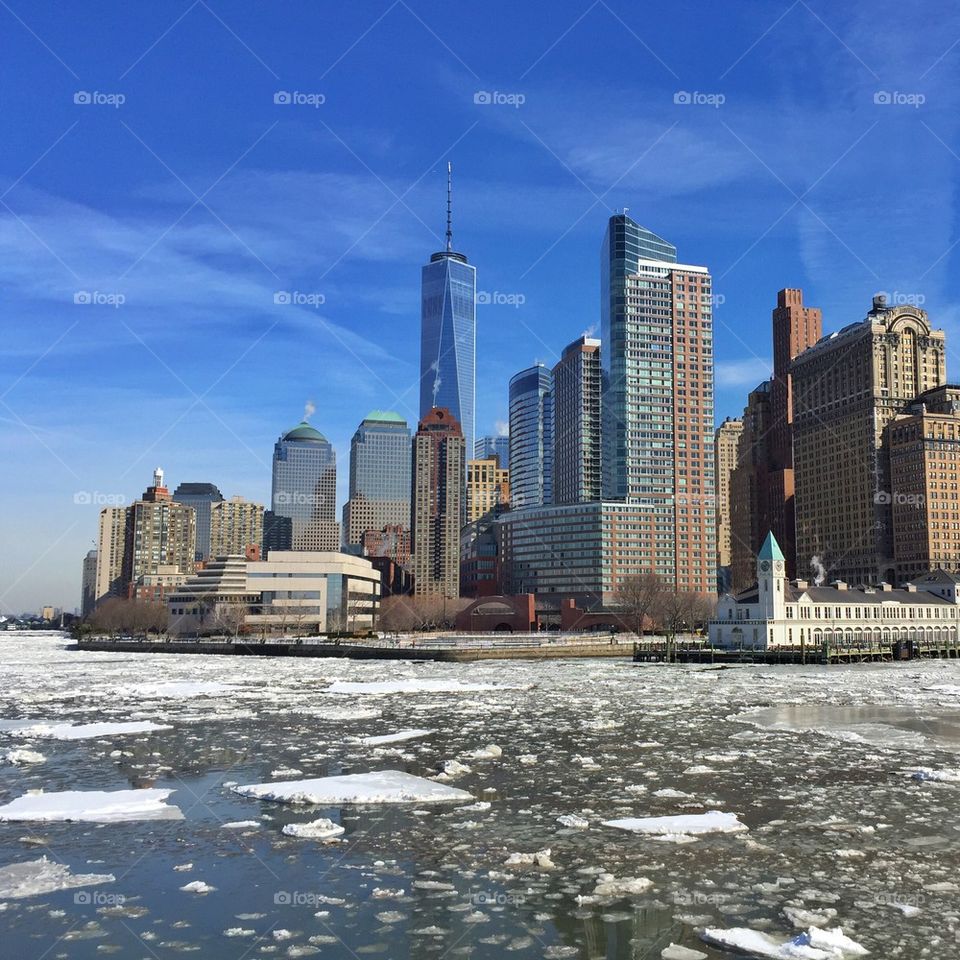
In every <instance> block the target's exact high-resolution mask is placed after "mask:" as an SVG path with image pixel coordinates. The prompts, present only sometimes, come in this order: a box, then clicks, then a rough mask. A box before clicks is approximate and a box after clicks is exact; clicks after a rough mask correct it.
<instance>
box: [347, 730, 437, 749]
mask: <svg viewBox="0 0 960 960" xmlns="http://www.w3.org/2000/svg"><path fill="white" fill-rule="evenodd" d="M431 733H433V730H398V731H397V732H396V733H385V734H383V735H382V736H379V737H361V738H360V742H361V743H362V744H363V745H364V746H366V747H378V746H381V745H382V744H387V743H402V742H403V741H404V740H418V739H419V738H420V737H429V736H430V734H431Z"/></svg>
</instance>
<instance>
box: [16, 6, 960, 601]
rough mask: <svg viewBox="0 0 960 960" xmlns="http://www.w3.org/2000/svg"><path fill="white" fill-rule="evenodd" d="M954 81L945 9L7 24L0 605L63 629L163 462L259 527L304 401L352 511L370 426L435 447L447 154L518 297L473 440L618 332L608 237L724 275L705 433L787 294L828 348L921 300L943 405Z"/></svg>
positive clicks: (470, 220)
mask: <svg viewBox="0 0 960 960" xmlns="http://www.w3.org/2000/svg"><path fill="white" fill-rule="evenodd" d="M958 71H960V10H958V9H957V8H956V7H955V6H954V5H951V4H947V3H919V4H914V5H907V4H902V3H894V2H889V0H880V2H851V3H844V4H834V3H827V2H825V0H809V2H804V0H797V2H794V3H790V2H783V3H775V2H770V0H766V2H757V3H749V2H739V3H724V4H707V3H703V2H700V3H684V2H680V3H672V4H668V5H659V6H654V7H650V6H645V7H643V8H640V7H638V6H637V5H634V4H626V3H623V2H622V0H620V2H614V0H609V2H607V0H598V2H594V3H592V4H591V3H590V2H568V0H556V2H554V3H552V4H550V5H549V6H547V7H544V6H542V5H540V6H537V5H529V7H524V6H523V5H517V4H514V3H506V2H494V3H487V4H483V5H480V4H467V3H461V4H457V5H451V4H449V3H439V2H432V0H431V2H427V0H409V2H408V0H396V2H391V0H384V2H382V3H373V2H371V3H362V4H354V5H344V4H332V3H306V2H291V3H275V4H263V3H253V2H250V3H246V2H232V3H229V4H227V3H224V2H223V0H197V2H191V0H183V2H178V3H167V2H158V3H155V4H121V3H118V2H104V3H96V4H92V5H89V6H88V7H86V8H84V9H83V10H80V9H79V8H78V7H77V6H76V5H73V4H64V3H43V2H41V3H33V4H27V3H24V2H23V0H10V2H9V3H7V2H6V0H4V3H2V4H0V133H2V143H3V149H2V150H0V316H2V317H3V321H2V329H3V337H2V339H0V445H2V448H0V449H2V459H0V463H2V469H0V511H2V512H0V529H2V531H3V549H2V550H0V604H2V607H0V609H3V610H4V612H9V611H11V610H13V611H19V610H24V609H32V608H35V607H37V606H38V605H40V604H42V603H53V604H56V605H62V606H65V607H66V608H67V609H72V608H73V607H74V606H76V605H77V604H78V603H79V584H80V563H81V559H82V556H83V554H84V553H85V551H86V550H87V549H89V547H90V546H91V545H92V542H93V539H94V538H95V536H96V530H97V516H98V507H97V500H98V499H99V500H103V499H104V498H106V497H117V498H125V499H126V500H127V501H129V500H131V499H133V498H135V497H136V496H137V495H138V494H139V493H140V492H142V490H143V489H144V488H145V487H146V486H147V483H148V481H149V478H150V474H151V472H152V469H153V468H154V467H155V466H156V465H158V464H160V465H162V466H163V467H164V468H165V470H166V473H167V477H168V479H169V481H170V483H171V485H173V484H176V483H178V482H180V481H183V480H195V481H212V482H215V483H216V484H218V485H219V487H220V488H221V490H222V491H223V493H224V494H225V495H227V496H229V495H231V494H234V493H237V494H242V495H244V496H247V497H251V498H255V499H258V500H260V501H266V499H267V498H268V495H269V485H270V456H271V451H272V444H273V442H274V441H275V439H276V437H277V435H278V434H279V433H280V432H281V431H283V430H285V429H287V428H289V427H290V426H291V425H292V424H294V423H296V422H297V421H298V420H299V419H300V417H301V415H302V412H303V409H304V405H305V403H306V402H307V401H312V402H313V403H314V404H315V405H316V412H315V414H314V415H313V417H312V422H313V423H314V424H315V425H316V426H317V427H318V428H319V429H320V430H322V431H323V432H324V433H325V434H326V435H327V436H328V437H329V438H330V439H331V440H332V442H333V443H334V444H335V446H336V448H337V452H338V456H339V461H340V475H341V484H340V496H341V499H342V498H343V497H344V496H345V494H346V484H345V473H346V466H347V457H348V452H349V440H350V436H351V435H352V433H353V430H354V429H355V427H356V425H357V423H358V422H359V420H360V419H361V418H362V417H363V416H364V415H365V414H366V413H367V412H368V411H369V410H370V409H372V408H375V407H381V408H393V409H396V410H398V411H399V412H401V413H403V414H405V415H406V416H407V417H408V418H409V419H410V420H415V416H416V409H415V406H416V395H417V393H416V382H417V362H418V356H417V354H418V347H419V276H420V266H421V263H422V262H423V261H424V260H425V259H426V258H427V257H428V256H429V254H430V253H431V252H432V251H434V250H436V249H440V247H441V244H442V233H443V229H444V223H443V217H444V188H445V183H444V178H445V163H446V161H447V160H448V159H450V160H452V161H453V164H454V177H455V222H454V235H455V244H456V247H457V248H458V249H460V250H462V251H464V252H465V253H466V254H467V255H468V256H469V257H470V260H471V262H472V263H474V264H476V266H477V271H478V274H477V276H478V280H477V286H478V290H480V291H485V292H490V293H493V292H499V293H503V294H514V295H519V296H515V297H514V300H522V303H521V304H520V305H513V304H500V305H498V304H491V305H481V306H480V307H479V308H478V332H477V367H478V370H477V373H478V397H477V401H478V410H477V429H478V433H482V432H495V431H496V429H497V423H498V421H502V420H503V419H505V416H506V382H507V380H508V378H509V376H510V375H511V374H512V373H514V372H516V370H518V369H520V368H522V367H523V366H525V365H527V364H529V363H531V362H533V361H534V360H541V361H543V362H547V363H550V362H553V361H554V360H555V359H556V358H557V356H558V354H559V351H560V349H561V348H562V347H563V346H564V345H565V344H566V343H568V342H569V341H570V340H572V339H573V338H575V337H576V336H578V335H580V334H581V333H582V332H584V331H585V330H589V329H591V328H596V326H597V325H598V321H599V290H598V287H599V265H598V253H599V245H600V241H601V237H602V234H603V230H604V226H605V223H606V218H607V217H608V216H609V215H610V213H612V212H614V211H615V210H618V209H620V208H622V207H629V210H630V214H631V216H633V217H635V219H637V220H638V221H639V222H641V223H642V224H644V225H645V226H647V227H649V228H650V229H652V230H654V231H655V232H657V233H659V234H661V235H662V236H664V237H666V238H668V239H669V240H671V241H672V242H673V243H675V244H676V245H677V246H678V248H679V252H680V259H681V260H683V261H685V262H688V263H697V264H705V265H707V266H708V267H709V268H710V269H711V271H712V272H713V275H714V278H715V280H714V290H715V292H716V293H717V294H718V295H719V296H720V297H722V303H721V304H720V306H719V307H718V308H717V310H716V314H715V316H716V362H717V417H718V420H719V419H722V418H723V417H724V416H725V415H735V414H738V413H739V412H740V410H741V408H742V406H743V403H744V400H745V395H746V392H747V390H748V389H749V388H750V387H751V386H753V385H754V384H755V383H756V382H758V381H759V380H760V379H762V378H764V377H765V376H767V375H768V374H769V368H770V355H771V346H770V335H769V317H770V309H771V307H772V305H773V303H774V300H775V295H776V291H777V290H778V289H780V288H781V287H784V286H801V287H803V288H804V290H805V293H806V299H807V301H808V302H809V303H811V304H815V305H819V306H821V307H822V308H823V310H824V325H825V328H826V329H827V330H832V329H836V328H838V327H840V326H843V325H844V324H846V323H849V322H852V321H854V320H857V319H860V318H862V316H863V315H864V313H865V311H866V310H867V309H868V308H869V304H870V298H871V296H872V295H873V294H874V293H875V292H877V291H879V290H885V291H888V292H890V293H891V294H894V293H896V294H897V295H898V296H899V297H922V298H923V304H924V306H925V308H926V309H927V310H928V311H929V312H930V314H931V318H932V320H933V322H934V323H935V324H936V325H937V326H941V327H944V328H945V329H946V330H947V333H948V346H949V350H948V356H949V361H948V362H949V365H950V367H949V368H950V371H951V375H953V373H952V371H953V370H954V366H953V361H954V354H955V351H956V349H957V344H958V330H957V321H958V314H957V307H956V303H955V295H954V294H955V289H956V284H955V283H951V281H950V277H951V276H952V275H955V274H956V270H957V264H958V258H960V254H958V250H957V249H955V248H954V246H953V244H954V243H955V242H957V239H958V234H957V228H956V185H957V182H958V176H960V137H958V116H960V114H958V111H957V106H958V104H957V93H956V89H957V76H958ZM278 91H286V92H288V93H291V94H292V93H294V92H296V93H299V94H301V95H302V96H300V97H297V98H293V97H291V98H290V99H297V100H300V101H303V102H298V103H294V102H291V103H279V104H278V103H275V102H274V99H275V94H276V93H277V92H278ZM479 91H486V92H489V93H493V92H496V93H498V94H500V95H501V96H499V97H497V98H489V99H496V100H499V101H504V102H491V103H475V94H477V93H478V92H479ZM681 91H684V92H686V93H688V94H693V93H696V94H699V95H700V96H697V97H692V96H691V97H687V98H686V99H688V100H697V101H701V102H692V103H682V102H681V103H676V102H675V100H676V99H681V100H683V99H684V98H683V97H679V98H678V97H677V96H676V95H677V94H678V93H679V92H681ZM78 93H80V94H82V93H85V94H89V96H88V97H83V96H80V97H77V96H76V95H77V94H78ZM318 95H319V96H318ZM321 98H322V101H323V102H322V103H318V101H320V100H321ZM76 99H80V100H84V99H88V100H90V101H91V102H86V103H83V102H81V103H76V102H75V100H76ZM121 99H122V102H119V101H120V100H121ZM877 100H879V101H881V102H879V103H878V102H876V101H877ZM520 101H522V102H520ZM720 101H722V102H720ZM884 101H889V102H884ZM277 291H296V292H299V293H301V294H304V295H306V296H307V297H308V298H309V297H312V298H313V301H319V300H320V299H321V298H322V301H323V302H322V304H320V303H318V302H317V303H314V302H306V303H304V304H302V305H296V304H282V303H281V304H275V303H274V294H275V293H276V292H277ZM80 292H86V293H90V294H94V293H96V294H97V295H98V296H96V297H92V296H91V298H90V299H93V300H95V301H97V302H91V303H75V302H74V300H75V298H76V295H77V294H78V293H80ZM80 299H83V298H82V297H80ZM121 300H122V302H119V301H121ZM953 376H955V375H953ZM78 493H88V494H90V497H89V499H90V500H91V501H92V502H90V503H77V502H75V501H76V500H77V499H78V498H77V496H76V495H77V494H78ZM79 499H85V498H84V497H83V496H81V497H80V498H79Z"/></svg>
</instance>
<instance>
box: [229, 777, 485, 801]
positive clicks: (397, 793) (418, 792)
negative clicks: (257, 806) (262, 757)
mask: <svg viewBox="0 0 960 960" xmlns="http://www.w3.org/2000/svg"><path fill="white" fill-rule="evenodd" d="M233 791H234V793H239V794H240V796H242V797H252V798H253V799H255V800H274V801H276V802H277V803H315V804H322V803H420V802H434V801H440V802H442V801H448V800H457V801H460V800H472V799H473V796H472V795H471V794H469V793H467V791H466V790H457V789H455V788H454V787H447V786H444V785H443V784H440V783H435V782H434V781H433V780H426V779H424V778H423V777H415V776H413V774H410V773H404V772H403V771H402V770H379V771H377V772H375V773H352V774H347V775H345V776H342V777H320V778H318V779H315V780H287V781H280V782H277V783H252V784H247V785H246V786H236V787H234V788H233Z"/></svg>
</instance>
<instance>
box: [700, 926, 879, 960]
mask: <svg viewBox="0 0 960 960" xmlns="http://www.w3.org/2000/svg"><path fill="white" fill-rule="evenodd" d="M702 937H703V940H704V941H705V942H706V943H709V944H711V945H713V946H719V947H724V948H726V949H731V950H739V951H740V952H741V953H746V954H748V955H749V956H751V957H764V958H771V960H846V958H848V957H864V956H866V955H867V954H868V953H869V951H868V950H867V949H866V948H865V947H863V946H861V945H860V944H859V943H857V942H856V941H855V940H851V939H850V937H848V936H846V935H845V934H844V933H843V930H842V929H841V928H840V927H834V928H833V929H831V930H822V929H820V928H819V927H810V928H809V930H807V931H806V932H805V933H801V934H798V935H797V936H795V937H793V938H792V939H789V940H782V939H778V938H776V937H773V936H770V935H769V934H766V933H762V932H761V931H759V930H751V929H750V928H749V927H732V928H730V929H728V930H723V929H719V928H707V929H706V930H704V931H703V934H702Z"/></svg>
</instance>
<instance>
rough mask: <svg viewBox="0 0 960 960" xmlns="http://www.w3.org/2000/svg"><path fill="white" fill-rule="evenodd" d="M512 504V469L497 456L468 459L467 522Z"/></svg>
mask: <svg viewBox="0 0 960 960" xmlns="http://www.w3.org/2000/svg"><path fill="white" fill-rule="evenodd" d="M509 504H510V471H509V470H504V469H503V468H502V467H501V466H500V461H499V460H498V459H497V458H496V457H489V458H487V459H484V460H468V461H467V517H466V522H467V523H473V521H474V520H479V519H480V518H481V517H484V516H486V515H487V514H488V513H491V512H492V511H493V510H495V509H496V508H497V507H506V506H508V505H509Z"/></svg>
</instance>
